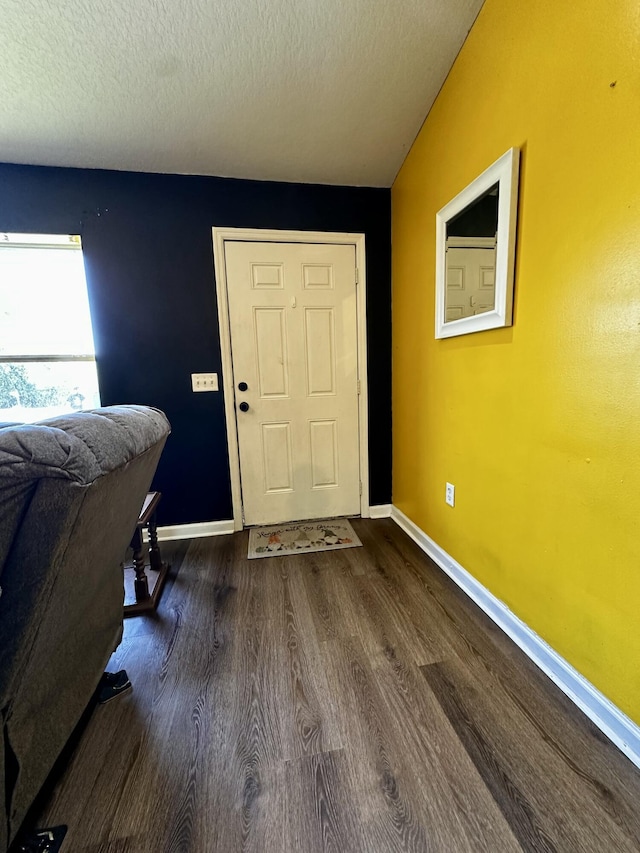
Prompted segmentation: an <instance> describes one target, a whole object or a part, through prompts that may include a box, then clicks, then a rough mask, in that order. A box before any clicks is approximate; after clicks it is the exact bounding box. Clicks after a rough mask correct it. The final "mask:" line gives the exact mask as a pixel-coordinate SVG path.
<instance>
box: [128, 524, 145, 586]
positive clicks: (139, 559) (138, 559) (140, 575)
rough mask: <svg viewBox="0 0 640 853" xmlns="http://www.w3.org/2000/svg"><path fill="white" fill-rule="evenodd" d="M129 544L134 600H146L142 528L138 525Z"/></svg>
mask: <svg viewBox="0 0 640 853" xmlns="http://www.w3.org/2000/svg"><path fill="white" fill-rule="evenodd" d="M131 544H132V546H133V565H134V567H135V570H136V579H135V581H134V584H133V586H134V589H135V592H136V602H140V601H146V599H147V598H149V581H148V579H147V573H146V572H145V570H144V564H145V554H144V548H143V545H142V530H141V529H140V528H139V527H136V532H135V533H134V534H133V541H132V543H131Z"/></svg>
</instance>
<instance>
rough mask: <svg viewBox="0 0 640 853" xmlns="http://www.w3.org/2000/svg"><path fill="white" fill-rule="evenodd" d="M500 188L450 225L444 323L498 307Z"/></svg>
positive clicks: (460, 214)
mask: <svg viewBox="0 0 640 853" xmlns="http://www.w3.org/2000/svg"><path fill="white" fill-rule="evenodd" d="M497 231H498V184H495V185H494V186H492V187H491V188H490V189H489V190H487V192H486V193H485V194H484V195H482V196H480V197H479V198H477V199H475V200H474V201H473V202H472V203H471V204H470V205H468V206H467V207H465V208H464V210H462V211H460V213H458V214H457V215H456V216H454V217H452V218H451V219H450V220H449V221H448V222H447V238H446V239H447V242H446V247H445V252H446V293H445V306H444V308H445V323H450V322H451V321H452V320H460V319H462V317H473V316H474V315H475V314H483V313H484V312H485V311H493V309H494V308H495V304H496V292H495V281H496V238H497Z"/></svg>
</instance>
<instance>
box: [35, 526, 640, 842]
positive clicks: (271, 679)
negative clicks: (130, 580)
mask: <svg viewBox="0 0 640 853" xmlns="http://www.w3.org/2000/svg"><path fill="white" fill-rule="evenodd" d="M354 526H355V528H356V530H357V532H358V535H359V536H360V537H361V539H362V541H363V543H364V547H363V548H354V549H349V550H341V551H333V552H331V553H328V554H322V555H320V554H308V555H295V556H290V557H275V558H268V559H261V560H254V561H251V562H249V561H247V559H246V549H247V538H246V534H237V535H234V536H225V537H218V538H211V539H200V540H194V541H193V542H191V543H190V544H189V545H188V547H187V546H182V551H181V550H180V548H179V547H178V548H177V549H176V548H175V546H174V554H173V561H174V563H178V564H179V563H180V560H181V557H182V555H183V554H184V559H183V560H182V563H181V565H180V568H179V571H178V572H177V574H175V576H174V577H173V578H172V580H171V581H170V583H169V586H168V587H167V588H166V589H165V592H164V594H163V599H162V603H161V607H160V610H159V613H158V614H157V615H156V616H155V617H144V618H137V619H132V620H128V621H127V623H126V626H125V639H124V641H123V643H122V646H121V647H120V649H119V651H118V652H117V653H116V655H115V656H114V660H113V662H112V667H111V668H112V669H113V668H116V667H118V668H119V667H126V669H127V670H128V672H129V674H130V676H131V679H132V681H133V684H134V690H133V692H131V693H129V694H127V695H125V696H122V697H119V698H118V699H117V700H114V701H112V702H111V703H110V704H108V705H105V706H102V707H99V708H97V709H96V711H95V712H94V714H93V716H92V717H91V720H90V722H89V725H88V727H87V728H86V730H85V732H84V734H83V735H82V737H81V739H80V742H79V744H78V746H77V748H76V750H75V753H74V755H73V757H72V759H71V761H70V763H69V765H68V768H67V770H66V771H65V774H64V776H63V778H62V780H61V781H60V783H59V784H58V785H57V787H56V788H55V790H54V792H53V795H52V796H51V798H50V801H49V803H48V804H47V805H46V807H45V809H44V812H43V814H42V815H41V822H42V823H45V824H54V823H66V824H68V825H69V833H68V836H67V841H66V842H65V844H64V846H63V850H65V851H69V853H89V852H90V853H151V852H152V851H154V853H155V852H156V851H159V853H174V852H175V853H178V851H184V853H214V851H219V852H220V853H235V851H256V853H287V852H288V851H291V853H315V851H335V853H352V851H353V853H356V852H357V851H371V853H387V852H388V851H446V853H457V851H489V853H502V851H520V850H524V851H558V853H571V852H572V851H576V853H578V851H580V853H589V851H598V853H620V851H638V850H640V808H639V805H640V773H639V772H638V771H637V770H636V769H635V768H634V767H633V765H632V764H631V763H630V762H629V761H628V760H627V759H626V758H624V757H623V756H622V755H621V754H620V753H619V752H618V751H617V750H616V749H615V748H614V747H613V746H612V745H611V744H610V743H609V742H608V741H607V740H606V739H605V738H604V737H603V736H602V735H601V734H600V733H599V732H598V730H597V729H595V728H594V726H593V725H592V724H591V723H590V722H589V721H588V720H587V719H586V718H585V717H583V716H582V715H581V714H580V712H578V711H577V710H576V709H575V708H574V706H572V705H571V703H570V702H569V701H568V700H567V699H566V698H565V697H564V696H563V695H562V694H561V693H560V692H559V691H558V690H557V689H556V688H555V687H554V686H553V685H552V684H551V682H549V681H548V680H547V679H546V678H545V677H544V676H543V675H542V674H541V673H540V672H539V671H538V670H537V669H536V668H535V667H534V666H533V665H532V664H531V663H530V662H529V661H528V660H527V659H526V658H525V657H524V656H523V655H522V653H521V652H520V651H519V650H518V649H517V648H515V647H514V646H513V645H512V644H511V642H510V641H509V640H508V639H507V638H506V637H505V636H504V635H503V634H502V633H501V632H500V631H499V630H498V629H497V628H495V627H494V626H493V624H492V623H491V622H490V621H489V620H488V619H487V618H486V617H485V616H484V615H483V614H482V613H480V612H479V611H478V610H477V609H476V608H475V606H474V605H473V604H471V603H470V602H469V600H468V599H466V598H465V596H464V595H463V594H462V593H460V592H459V591H458V590H457V588H456V587H454V586H453V584H452V583H451V582H450V581H449V580H448V579H447V578H446V577H445V576H444V575H443V574H442V573H441V572H440V571H439V570H438V569H437V568H435V567H434V566H433V564H431V563H430V562H429V560H428V559H427V558H426V557H425V556H424V555H423V554H422V553H421V552H420V551H419V549H418V548H417V547H416V546H415V545H414V544H413V542H411V541H410V540H409V539H407V538H406V537H405V535H404V534H403V533H402V532H401V531H400V530H399V529H398V528H397V527H396V526H395V525H394V524H393V523H392V522H391V521H389V520H382V521H356V522H355V523H354ZM185 552H186V553H185Z"/></svg>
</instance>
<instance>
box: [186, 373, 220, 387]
mask: <svg viewBox="0 0 640 853" xmlns="http://www.w3.org/2000/svg"><path fill="white" fill-rule="evenodd" d="M191 387H192V388H193V390H194V391H217V390H218V374H217V373H192V374H191Z"/></svg>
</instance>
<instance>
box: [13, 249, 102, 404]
mask: <svg viewBox="0 0 640 853" xmlns="http://www.w3.org/2000/svg"><path fill="white" fill-rule="evenodd" d="M99 405H100V396H99V391H98V378H97V373H96V357H95V349H94V345H93V332H92V329H91V317H90V314H89V301H88V298H87V283H86V279H85V274H84V263H83V260H82V246H81V243H80V237H78V236H76V235H52V234H2V233H0V421H36V420H40V419H41V418H48V417H53V416H54V415H60V414H65V413H68V412H71V411H74V410H78V409H90V408H94V407H95V406H99Z"/></svg>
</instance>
